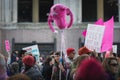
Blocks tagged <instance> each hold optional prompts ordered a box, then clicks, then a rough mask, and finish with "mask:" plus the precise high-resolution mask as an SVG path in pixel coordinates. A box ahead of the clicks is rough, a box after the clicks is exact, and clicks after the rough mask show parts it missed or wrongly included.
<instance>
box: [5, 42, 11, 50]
mask: <svg viewBox="0 0 120 80" xmlns="http://www.w3.org/2000/svg"><path fill="white" fill-rule="evenodd" d="M5 48H6V51H7V52H9V51H10V43H9V40H5Z"/></svg>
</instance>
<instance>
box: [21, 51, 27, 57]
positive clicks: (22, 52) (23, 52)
mask: <svg viewBox="0 0 120 80" xmlns="http://www.w3.org/2000/svg"><path fill="white" fill-rule="evenodd" d="M26 52H27V51H26V50H20V54H19V56H20V57H22V54H25V53H26Z"/></svg>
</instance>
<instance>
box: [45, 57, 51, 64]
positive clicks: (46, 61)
mask: <svg viewBox="0 0 120 80" xmlns="http://www.w3.org/2000/svg"><path fill="white" fill-rule="evenodd" d="M50 61H52V57H47V58H46V60H45V62H44V63H49V62H50Z"/></svg>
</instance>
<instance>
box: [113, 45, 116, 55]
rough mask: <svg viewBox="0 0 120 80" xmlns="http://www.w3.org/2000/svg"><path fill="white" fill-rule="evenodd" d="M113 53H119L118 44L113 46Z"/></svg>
mask: <svg viewBox="0 0 120 80" xmlns="http://www.w3.org/2000/svg"><path fill="white" fill-rule="evenodd" d="M112 50H113V53H117V45H113V46H112Z"/></svg>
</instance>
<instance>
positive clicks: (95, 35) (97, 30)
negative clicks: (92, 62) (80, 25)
mask: <svg viewBox="0 0 120 80" xmlns="http://www.w3.org/2000/svg"><path fill="white" fill-rule="evenodd" d="M104 29H105V27H104V26H102V25H95V24H88V27H87V33H86V38H85V46H86V47H87V48H88V49H90V50H95V51H96V52H101V44H102V39H103V34H104Z"/></svg>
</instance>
